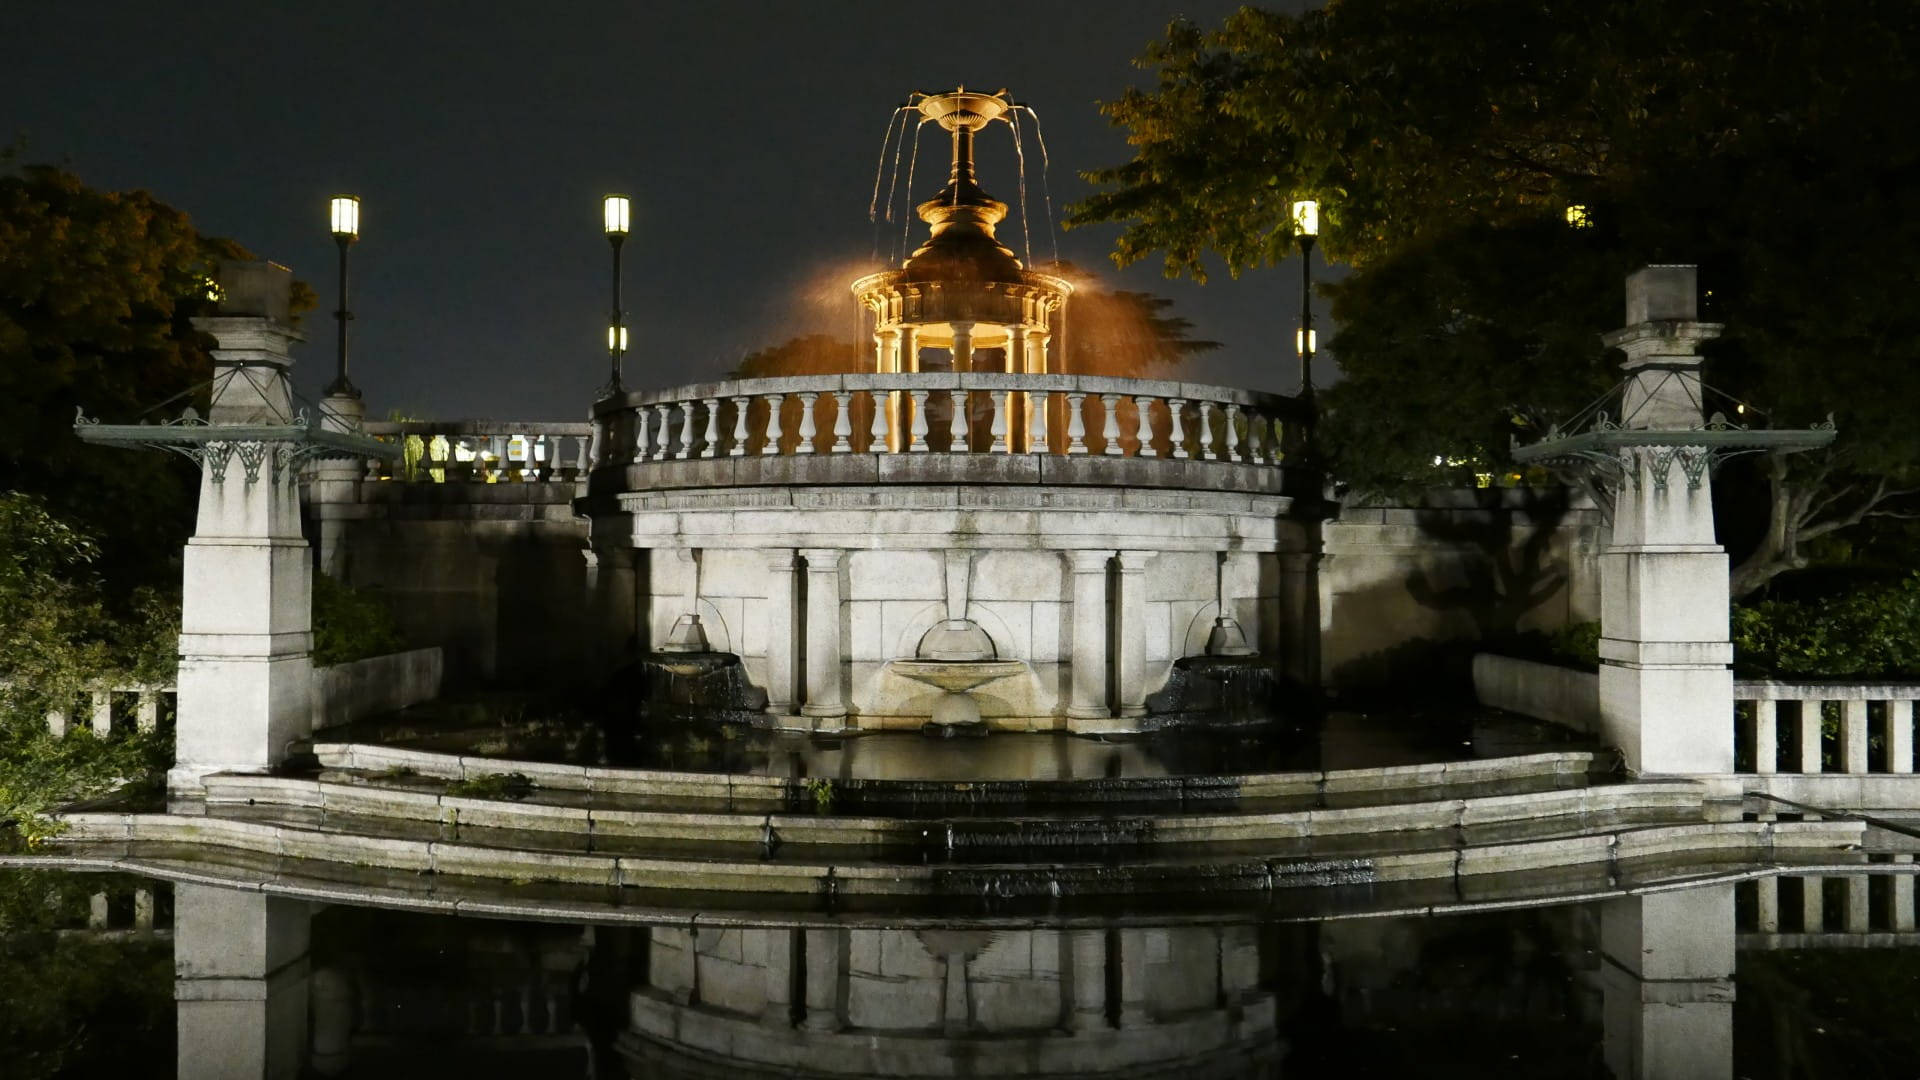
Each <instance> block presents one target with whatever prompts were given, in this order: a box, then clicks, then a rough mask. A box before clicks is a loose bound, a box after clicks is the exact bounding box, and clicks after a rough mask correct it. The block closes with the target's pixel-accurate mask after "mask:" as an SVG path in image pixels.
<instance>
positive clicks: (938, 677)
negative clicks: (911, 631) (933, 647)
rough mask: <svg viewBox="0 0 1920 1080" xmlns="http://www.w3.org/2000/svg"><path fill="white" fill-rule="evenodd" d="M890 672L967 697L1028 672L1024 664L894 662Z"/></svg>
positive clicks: (960, 661)
mask: <svg viewBox="0 0 1920 1080" xmlns="http://www.w3.org/2000/svg"><path fill="white" fill-rule="evenodd" d="M887 668H888V669H889V670H891V671H892V672H894V673H895V674H897V675H900V676H902V677H904V678H908V679H912V680H913V681H915V682H922V683H926V684H927V685H928V686H934V687H938V688H940V689H942V690H945V691H946V692H948V693H950V694H964V693H966V692H967V691H969V690H975V689H978V688H980V687H982V686H985V685H987V684H988V683H990V682H993V681H994V680H996V679H1005V678H1008V677H1009V676H1013V675H1018V674H1020V673H1021V672H1023V671H1025V670H1027V665H1026V662H1025V661H1023V660H893V661H889V662H888V664H887Z"/></svg>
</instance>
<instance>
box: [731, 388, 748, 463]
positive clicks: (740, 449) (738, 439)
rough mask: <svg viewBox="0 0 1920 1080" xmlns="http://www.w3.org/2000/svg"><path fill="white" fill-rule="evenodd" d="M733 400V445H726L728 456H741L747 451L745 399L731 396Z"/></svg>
mask: <svg viewBox="0 0 1920 1080" xmlns="http://www.w3.org/2000/svg"><path fill="white" fill-rule="evenodd" d="M727 400H728V401H731V402H733V445H732V446H731V447H728V449H727V456H728V457H741V456H743V455H745V454H746V452H747V399H746V398H744V397H731V398H728V399H727Z"/></svg>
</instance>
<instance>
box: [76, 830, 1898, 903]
mask: <svg viewBox="0 0 1920 1080" xmlns="http://www.w3.org/2000/svg"><path fill="white" fill-rule="evenodd" d="M64 820H65V821H66V823H67V831H66V832H65V833H63V834H62V835H61V837H60V839H59V841H58V842H59V843H63V844H85V845H90V846H96V847H97V846H98V845H101V844H110V845H128V846H129V850H131V849H132V847H134V846H138V845H148V844H162V845H174V846H176V848H178V847H180V846H184V849H187V850H204V849H206V848H210V847H211V848H225V849H231V850H237V851H244V852H252V853H255V854H259V855H265V856H271V857H276V858H291V859H302V860H310V861H323V862H333V863H340V864H346V865H350V866H355V867H372V868H378V869H384V870H398V871H410V872H413V873H417V874H433V875H448V876H454V877H466V878H480V879H492V880H496V881H505V882H508V883H520V882H526V883H536V882H548V883H559V884H571V885H585V886H595V887H622V888H638V889H647V890H674V891H686V890H692V891H711V892H723V893H777V894H787V895H813V896H818V897H823V898H826V899H827V900H829V901H838V900H839V899H841V898H852V897H900V896H920V897H925V896H936V897H937V896H946V897H984V898H1002V899H1008V898H1019V897H1027V898H1047V897H1056V898H1057V897H1064V896H1076V897H1088V896H1109V895H1135V894H1166V893H1191V892H1194V891H1195V890H1200V891H1209V892H1211V891H1256V892H1257V891H1274V890H1279V889H1284V888H1288V887H1310V886H1370V885H1375V884H1380V883H1389V882H1404V881H1420V880H1433V879H1455V880H1461V879H1466V878H1470V877H1479V876H1483V875H1499V874H1508V873H1521V872H1533V871H1557V870H1571V869H1577V868H1600V867H1604V868H1606V870H1607V873H1608V874H1609V875H1610V876H1611V875H1613V874H1616V873H1618V872H1620V870H1621V869H1622V868H1630V867H1633V866H1635V865H1641V864H1658V863H1660V862H1663V861H1675V860H1681V861H1694V862H1699V861H1702V860H1706V861H1712V862H1717V863H1724V864H1740V865H1753V866H1762V865H1767V864H1770V863H1773V862H1775V861H1777V860H1781V859H1801V860H1804V859H1807V858H1810V857H1816V856H1817V857H1822V858H1836V857H1841V856H1851V855H1853V854H1854V853H1857V852H1858V850H1859V845H1860V842H1861V839H1862V833H1863V830H1864V828H1865V823H1863V822H1859V821H1848V820H1829V821H1802V822H1787V821H1776V822H1762V821H1730V822H1692V823H1686V824H1671V825H1630V826H1620V827H1614V828H1605V829H1601V830H1599V831H1570V832H1568V833H1565V834H1561V835H1553V836H1547V837H1537V838H1529V839H1520V840H1515V841H1512V842H1508V843H1487V844H1478V845H1474V846H1467V847H1458V848H1442V849H1438V850H1422V851H1400V852H1386V853H1374V854H1356V855H1352V856H1348V857H1335V856H1310V857H1291V856H1285V855H1275V856H1268V857H1253V856H1247V855H1243V854H1230V855H1224V856H1219V857H1216V856H1214V855H1212V854H1211V853H1210V852H1209V850H1208V849H1207V848H1206V847H1205V846H1188V847H1184V848H1178V849H1175V852H1173V853H1166V852H1158V851H1156V852H1153V853H1151V854H1147V855H1141V856H1136V857H1131V858H1129V859H1127V860H1125V861H1118V860H1112V859H1105V860H1091V861H1089V860H1085V859H1059V860H1048V861H1045V862H1031V861H1029V862H997V863H996V862H983V863H976V864H945V863H910V862H884V861H876V860H871V859H866V860H828V859H817V858H810V857H804V856H805V855H806V853H802V856H797V857H794V858H743V857H727V856H725V855H721V854H718V853H712V854H708V855H702V856H698V857H674V856H671V855H665V854H643V855H619V854H608V853H598V852H570V851H551V850H536V849H531V848H528V847H526V846H525V845H524V844H523V843H522V842H521V838H520V837H517V836H515V837H509V838H505V839H504V841H503V846H492V845H491V844H489V843H484V842H476V840H475V838H474V837H473V836H470V835H466V836H462V837H461V838H459V839H438V838H434V837H432V836H429V835H427V834H426V832H425V830H424V829H423V826H424V825H428V824H430V823H422V822H400V823H397V827H396V823H395V822H394V821H392V820H389V819H361V820H360V821H359V823H358V824H359V825H360V827H361V830H362V831H359V832H342V831H337V830H336V828H334V827H333V825H338V824H344V822H338V823H332V824H330V825H329V826H328V827H313V826H311V825H302V824H281V823H276V822H271V821H254V820H243V819H240V818H229V817H220V816H206V815H193V816H190V815H175V814H113V813H75V814H70V815H66V816H65V818H64ZM382 833H399V834H402V835H382ZM1859 857H1861V858H1864V856H1859Z"/></svg>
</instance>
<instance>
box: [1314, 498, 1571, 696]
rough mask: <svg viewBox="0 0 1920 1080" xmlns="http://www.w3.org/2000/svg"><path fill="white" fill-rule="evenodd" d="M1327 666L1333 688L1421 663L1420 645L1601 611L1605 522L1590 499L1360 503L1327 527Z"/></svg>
mask: <svg viewBox="0 0 1920 1080" xmlns="http://www.w3.org/2000/svg"><path fill="white" fill-rule="evenodd" d="M1323 529H1324V533H1323V536H1324V539H1325V557H1324V558H1323V559H1322V561H1321V566H1320V583H1319V584H1320V627H1321V633H1320V667H1321V673H1322V677H1323V678H1324V679H1325V680H1326V681H1327V683H1328V684H1329V685H1332V686H1336V687H1343V688H1344V687H1355V686H1362V685H1365V684H1367V683H1370V682H1374V681H1377V680H1380V679H1384V678H1389V677H1391V672H1393V671H1394V670H1396V669H1397V670H1400V671H1405V670H1408V669H1409V668H1410V667H1412V666H1417V663H1418V657H1416V656H1414V655H1412V654H1413V653H1415V652H1417V651H1418V650H1419V649H1420V648H1421V647H1422V643H1424V642H1434V641H1445V640H1449V639H1475V638H1488V637H1498V636H1501V635H1503V634H1509V633H1513V632H1515V631H1520V630H1534V629H1551V628H1554V627H1559V626H1563V625H1565V624H1567V623H1571V622H1585V621H1590V620H1594V619H1598V618H1599V617H1600V570H1599V555H1600V552H1601V549H1602V548H1603V547H1604V546H1605V544H1606V542H1607V541H1606V535H1607V533H1606V529H1605V526H1604V525H1603V524H1602V522H1601V519H1600V514H1599V512H1598V511H1597V510H1596V509H1594V508H1593V506H1592V505H1591V503H1589V502H1587V501H1586V500H1584V499H1580V500H1577V501H1573V502H1568V501H1567V500H1566V499H1565V497H1564V496H1563V495H1562V493H1560V492H1557V491H1549V492H1540V491H1533V490H1528V489H1514V488H1485V489H1477V490H1476V489H1463V490H1444V491H1433V492H1429V493H1427V494H1426V495H1425V496H1423V497H1422V498H1421V499H1419V500H1418V501H1417V502H1415V503H1412V504H1403V505H1381V504H1378V503H1367V502H1359V501H1352V502H1349V503H1347V504H1346V505H1343V506H1341V507H1340V509H1339V513H1338V516H1337V517H1336V518H1334V519H1333V520H1331V521H1329V522H1327V523H1326V524H1325V525H1324V526H1323Z"/></svg>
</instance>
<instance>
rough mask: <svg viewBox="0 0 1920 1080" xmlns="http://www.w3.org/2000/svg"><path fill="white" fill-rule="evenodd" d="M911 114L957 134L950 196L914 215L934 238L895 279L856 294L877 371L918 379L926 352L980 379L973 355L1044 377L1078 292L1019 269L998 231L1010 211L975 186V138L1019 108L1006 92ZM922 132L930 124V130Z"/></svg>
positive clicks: (924, 105) (930, 102)
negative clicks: (1051, 346)
mask: <svg viewBox="0 0 1920 1080" xmlns="http://www.w3.org/2000/svg"><path fill="white" fill-rule="evenodd" d="M908 104H909V105H910V106H912V107H913V108H916V109H918V110H919V111H920V114H921V116H923V117H924V118H925V119H926V120H931V121H933V122H935V123H937V124H939V125H940V126H941V127H943V128H945V129H947V131H949V132H951V133H952V134H953V168H952V171H951V172H950V174H949V176H948V180H947V186H946V187H944V188H942V189H941V190H940V192H939V194H937V195H935V196H934V197H933V198H931V199H928V200H927V201H926V202H923V203H921V204H920V205H919V206H918V207H917V208H916V212H917V213H918V214H919V215H920V220H922V221H924V222H926V223H927V224H928V225H929V226H931V227H932V235H931V236H930V237H928V239H927V242H926V243H924V244H922V245H920V247H919V249H918V250H916V251H915V252H914V253H913V254H912V255H911V256H909V257H908V258H907V260H906V262H905V263H904V264H902V266H901V267H900V269H898V270H886V271H883V272H881V273H878V274H869V275H867V276H866V277H863V278H861V279H860V280H858V281H856V282H854V283H853V292H854V295H855V296H857V297H858V298H859V300H860V302H861V303H862V304H864V305H866V308H867V310H868V311H870V312H872V314H873V320H874V332H873V341H874V370H875V371H877V372H880V373H881V374H894V373H899V372H911V371H919V370H920V350H921V349H923V348H936V349H947V350H950V351H951V353H952V356H953V370H954V371H976V370H983V369H979V368H976V367H975V366H974V363H973V357H974V354H975V353H976V352H977V351H978V350H982V349H1002V350H1004V355H1005V361H1004V363H1005V367H1004V368H1002V369H1000V370H1004V371H1006V372H1008V373H1012V374H1034V375H1037V374H1043V373H1045V372H1046V371H1047V370H1048V367H1047V343H1048V342H1049V341H1050V340H1051V339H1052V337H1053V328H1052V325H1051V319H1052V316H1053V313H1054V312H1056V311H1058V310H1060V309H1061V308H1062V307H1063V306H1064V305H1065V304H1066V302H1067V297H1068V295H1069V294H1071V293H1072V292H1073V286H1072V285H1070V284H1068V283H1067V282H1066V281H1065V280H1063V279H1061V278H1058V277H1055V276H1053V275H1052V274H1040V273H1035V272H1034V271H1032V270H1028V269H1027V268H1025V267H1024V266H1022V265H1021V264H1020V260H1019V259H1017V258H1015V257H1014V254H1013V252H1012V251H1010V250H1008V249H1007V248H1006V246H1005V245H1003V244H1001V243H1000V241H998V240H996V239H995V238H994V235H993V230H994V226H996V225H998V224H999V223H1000V221H1001V220H1002V219H1003V218H1005V217H1006V216H1007V204H1006V203H1003V202H1001V201H1000V200H998V199H995V198H994V197H993V196H991V195H988V194H987V193H986V191H984V190H983V189H982V188H981V187H980V184H979V183H978V182H977V181H976V180H975V179H974V176H973V138H974V134H975V133H976V132H979V131H981V130H983V129H984V128H986V126H987V125H988V124H991V123H993V122H994V121H996V120H1001V121H1005V120H1006V119H1007V114H1008V112H1009V110H1011V109H1013V108H1014V104H1013V101H1012V99H1011V98H1009V97H1008V96H1007V92H1006V91H1005V90H1001V91H999V92H997V93H993V94H981V93H975V92H973V91H970V90H968V89H966V88H965V87H961V88H960V89H958V90H955V91H952V92H951V93H945V94H915V95H913V97H912V98H910V99H909V101H908ZM923 122H924V121H923Z"/></svg>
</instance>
